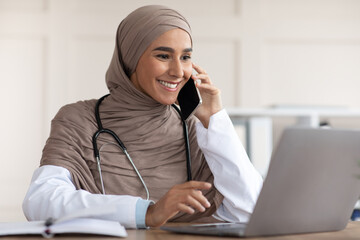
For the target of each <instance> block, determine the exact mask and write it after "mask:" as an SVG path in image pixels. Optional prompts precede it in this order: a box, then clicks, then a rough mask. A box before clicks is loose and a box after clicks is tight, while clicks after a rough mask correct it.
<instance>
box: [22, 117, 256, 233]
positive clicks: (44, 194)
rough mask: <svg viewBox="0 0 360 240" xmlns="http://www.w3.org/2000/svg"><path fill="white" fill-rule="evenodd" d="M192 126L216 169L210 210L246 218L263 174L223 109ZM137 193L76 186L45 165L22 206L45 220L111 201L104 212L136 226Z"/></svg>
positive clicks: (217, 215)
mask: <svg viewBox="0 0 360 240" xmlns="http://www.w3.org/2000/svg"><path fill="white" fill-rule="evenodd" d="M196 131H197V140H198V144H199V147H200V148H201V150H202V151H203V153H204V155H205V158H206V161H207V163H208V165H209V167H210V170H211V172H212V173H213V175H214V185H215V187H216V188H217V190H218V191H220V193H221V194H222V195H223V196H224V200H223V202H222V204H221V205H220V207H219V208H218V209H217V211H216V212H215V213H214V215H213V216H214V217H215V218H217V219H219V220H224V221H230V222H246V221H248V220H249V217H250V215H251V213H252V211H253V208H254V206H255V203H256V200H257V198H258V195H259V193H260V190H261V188H262V177H261V176H260V174H259V173H258V172H257V171H256V169H255V168H254V167H253V165H252V164H251V162H250V160H249V158H248V156H247V154H246V152H245V150H244V147H243V145H242V144H241V142H240V140H239V137H238V136H237V134H236V132H235V129H234V127H233V125H232V122H231V120H230V118H229V116H228V114H227V113H226V110H221V111H220V112H218V113H216V114H214V115H213V116H211V118H210V123H209V127H208V129H206V128H204V127H203V125H202V124H201V123H200V122H198V123H197V125H196ZM139 199H140V197H135V196H128V195H102V194H91V193H89V192H87V191H85V190H76V188H75V186H74V184H73V182H72V179H71V175H70V172H69V171H68V170H67V169H66V168H63V167H58V166H52V165H47V166H42V167H40V168H38V169H37V170H36V171H35V172H34V175H33V178H32V180H31V184H30V187H29V190H28V192H27V194H26V196H25V199H24V202H23V211H24V214H25V216H26V218H27V219H28V220H40V219H42V220H43V219H47V218H48V217H52V218H59V217H61V216H63V215H66V214H69V213H71V212H73V211H76V210H78V209H82V208H89V207H101V206H104V207H106V206H109V205H115V206H116V209H117V211H116V212H114V213H113V214H109V215H106V216H102V218H103V219H108V220H113V221H118V222H120V223H121V224H122V225H124V226H125V227H127V228H136V227H137V224H136V222H137V221H136V211H137V209H136V203H137V201H138V200H139ZM144 214H145V213H144Z"/></svg>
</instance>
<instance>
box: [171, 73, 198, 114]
mask: <svg viewBox="0 0 360 240" xmlns="http://www.w3.org/2000/svg"><path fill="white" fill-rule="evenodd" d="M177 100H178V103H179V106H180V110H181V114H182V117H183V119H184V120H186V119H188V117H189V116H190V115H191V114H192V113H193V112H194V111H195V110H196V109H197V108H198V107H199V106H200V104H201V103H202V100H201V96H200V93H199V90H198V89H197V87H196V86H195V82H194V79H192V78H190V79H189V80H188V81H187V82H186V83H185V85H184V86H183V88H182V89H181V90H180V92H179V95H178V98H177Z"/></svg>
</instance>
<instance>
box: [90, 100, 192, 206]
mask: <svg viewBox="0 0 360 240" xmlns="http://www.w3.org/2000/svg"><path fill="white" fill-rule="evenodd" d="M109 95H110V94H107V95H105V96H103V97H102V98H100V99H99V100H98V101H97V102H96V105H95V118H96V122H97V125H98V130H97V131H96V132H95V133H94V135H93V137H92V142H93V148H94V156H95V159H96V163H97V169H98V172H99V177H100V183H101V189H102V194H105V187H104V181H103V177H102V172H101V163H100V150H101V148H100V150H99V149H98V147H97V142H96V141H97V138H98V137H99V135H100V134H101V133H107V134H109V135H111V136H112V137H113V138H114V139H115V141H116V143H117V144H115V143H109V144H114V145H116V146H118V147H119V148H120V149H121V150H122V152H123V153H124V154H125V156H126V158H127V159H128V160H129V162H130V163H131V165H132V167H133V168H134V170H135V172H136V174H137V175H138V177H139V179H140V181H141V183H142V185H143V186H144V188H145V191H146V199H147V200H149V190H148V188H147V186H146V184H145V182H144V180H143V178H142V176H141V174H140V173H139V171H138V169H137V168H136V166H135V164H134V162H133V160H132V159H131V157H130V155H129V153H128V151H127V150H126V147H125V145H124V143H123V142H122V141H121V140H120V138H119V137H118V135H116V133H114V132H113V131H111V130H110V129H107V128H103V126H102V123H101V119H100V112H99V107H100V104H101V102H102V101H103V100H104V99H105V98H106V97H107V96H109ZM171 106H172V107H173V108H175V110H176V111H177V112H178V113H179V115H180V117H181V121H182V125H183V130H184V136H185V148H186V169H187V180H188V181H191V180H192V176H191V157H190V146H189V135H188V128H187V124H186V121H185V119H184V118H183V117H182V114H181V111H180V109H179V108H178V107H177V106H176V105H175V104H172V105H171ZM104 145H105V144H104ZM104 145H103V146H104ZM103 146H102V147H103Z"/></svg>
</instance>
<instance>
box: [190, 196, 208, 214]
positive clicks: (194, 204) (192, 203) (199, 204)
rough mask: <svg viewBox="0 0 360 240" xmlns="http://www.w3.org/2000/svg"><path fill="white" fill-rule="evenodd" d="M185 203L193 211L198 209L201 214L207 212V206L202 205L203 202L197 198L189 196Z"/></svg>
mask: <svg viewBox="0 0 360 240" xmlns="http://www.w3.org/2000/svg"><path fill="white" fill-rule="evenodd" d="M206 201H207V200H206ZM184 203H186V204H187V205H189V206H191V207H192V208H193V209H197V210H198V211H199V212H205V206H204V205H203V204H202V202H201V201H198V200H197V199H196V198H194V197H192V196H187V197H186V200H185V201H184Z"/></svg>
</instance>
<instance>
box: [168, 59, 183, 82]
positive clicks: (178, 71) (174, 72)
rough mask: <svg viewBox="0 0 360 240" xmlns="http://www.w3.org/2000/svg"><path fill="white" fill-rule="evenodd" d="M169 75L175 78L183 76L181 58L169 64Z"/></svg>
mask: <svg viewBox="0 0 360 240" xmlns="http://www.w3.org/2000/svg"><path fill="white" fill-rule="evenodd" d="M169 75H170V76H172V77H175V78H182V77H183V76H184V67H183V65H182V62H181V60H179V59H177V60H173V61H171V63H170V66H169Z"/></svg>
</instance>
